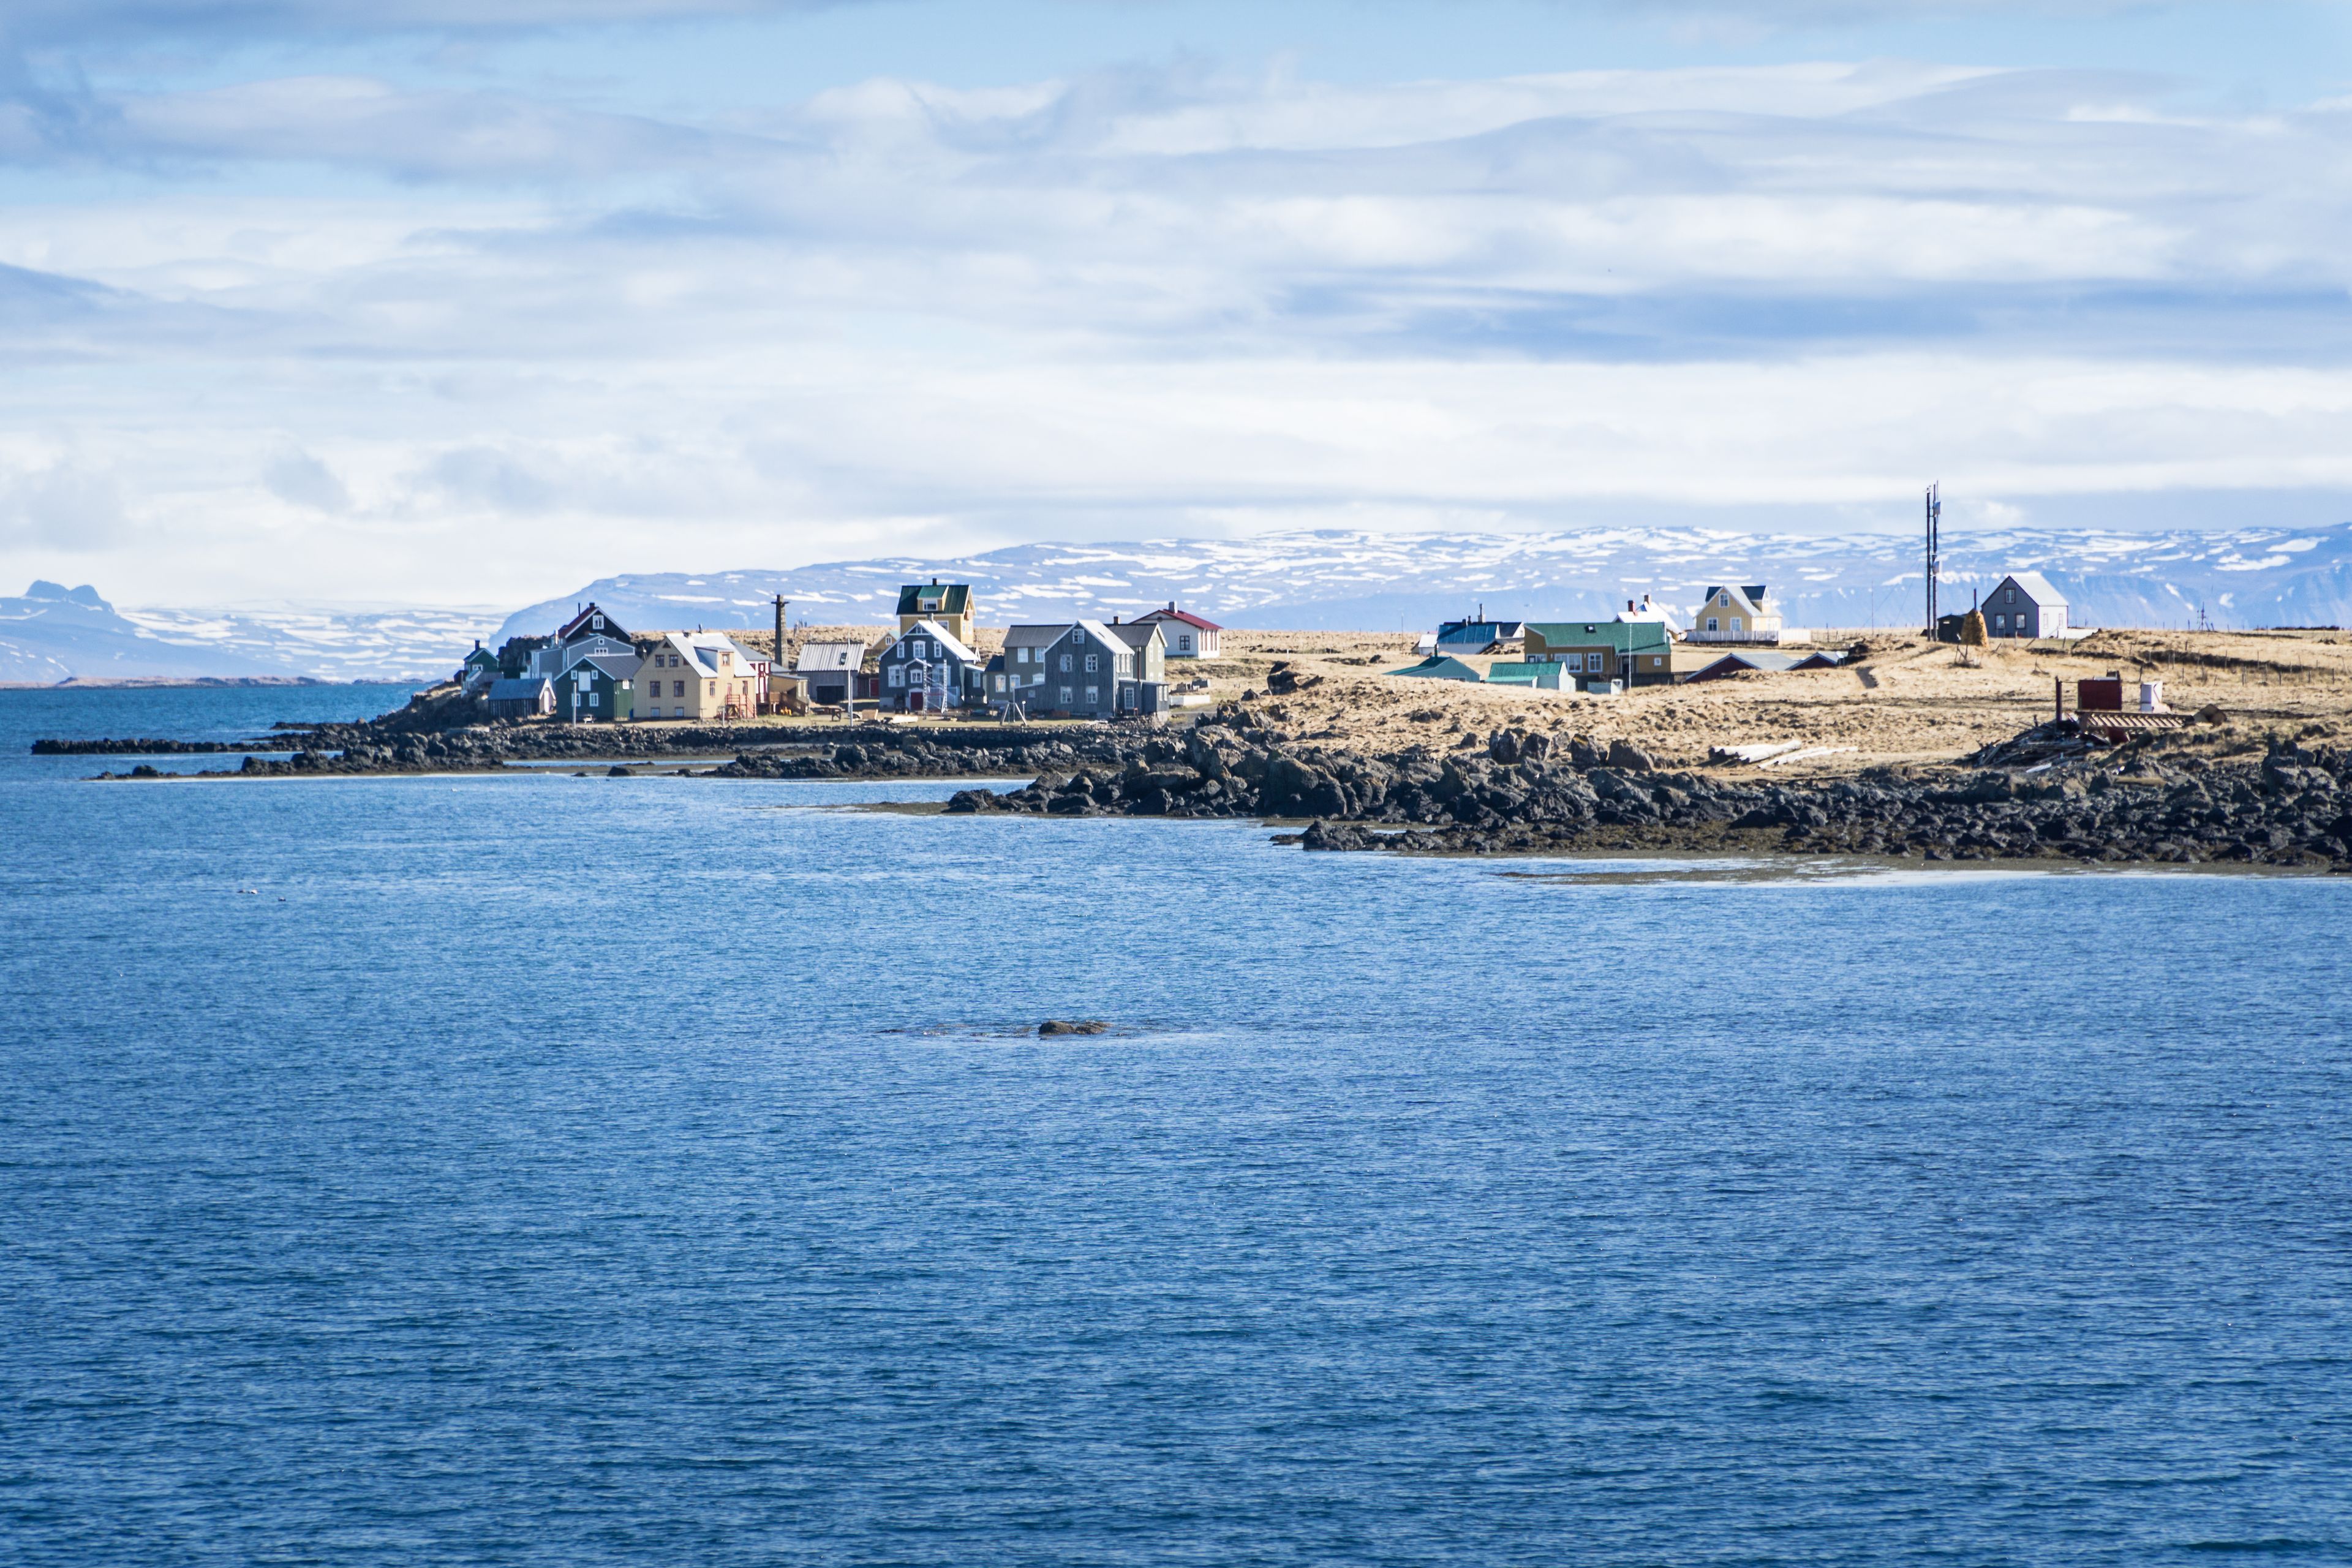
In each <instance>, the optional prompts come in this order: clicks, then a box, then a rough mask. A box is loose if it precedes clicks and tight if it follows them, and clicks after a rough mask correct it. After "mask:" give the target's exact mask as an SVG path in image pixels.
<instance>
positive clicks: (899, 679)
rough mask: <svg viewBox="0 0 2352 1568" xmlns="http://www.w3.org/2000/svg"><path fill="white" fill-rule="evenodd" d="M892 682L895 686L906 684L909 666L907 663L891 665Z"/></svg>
mask: <svg viewBox="0 0 2352 1568" xmlns="http://www.w3.org/2000/svg"><path fill="white" fill-rule="evenodd" d="M890 684H891V685H893V686H904V685H906V684H907V667H906V666H905V665H902V664H894V665H892V666H891V667H890Z"/></svg>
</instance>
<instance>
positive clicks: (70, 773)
mask: <svg viewBox="0 0 2352 1568" xmlns="http://www.w3.org/2000/svg"><path fill="white" fill-rule="evenodd" d="M330 690H331V691H333V692H334V693H335V696H334V699H333V700H341V703H342V705H343V707H344V708H350V707H352V706H354V705H356V706H357V707H358V708H360V709H361V710H365V709H366V708H367V707H369V706H370V705H371V704H373V705H375V706H381V705H382V704H381V703H380V702H376V701H375V700H374V698H373V695H370V696H367V697H365V698H364V699H363V698H362V694H358V693H354V692H352V689H348V688H346V689H330ZM88 695H89V694H79V696H82V697H86V696H88ZM77 696H78V694H72V693H61V694H48V693H35V694H16V693H0V747H4V748H5V751H0V900H5V911H6V915H7V933H8V941H7V942H5V944H0V994H5V998H6V1010H5V1034H0V1321H5V1333H0V1561H6V1562H9V1563H24V1564H28V1565H30V1564H51V1563H56V1564H66V1563H73V1564H88V1563H139V1564H171V1563H268V1562H289V1563H352V1564H361V1563H366V1564H376V1563H383V1564H395V1563H396V1564H410V1563H564V1564H604V1563H614V1564H619V1563H664V1564H667V1563H718V1564H731V1563H876V1564H880V1563H911V1564H933V1563H936V1564H978V1563H990V1564H995V1563H1013V1564H1027V1563H1053V1564H1073V1565H1076V1564H1105V1563H1113V1564H1116V1563H1139V1564H1142V1563H1152V1564H1158V1563H1398V1564H1405V1563H1447V1564H1456V1563H1458V1564H1465V1565H1467V1564H1495V1563H1628V1564H1632V1563H1707V1564H1722V1563H1758V1564H1763V1563H1910V1562H1932V1563H1983V1564H1997V1563H2135V1564H2137V1563H2210V1562H2213V1561H2215V1560H2217V1559H2227V1558H2230V1557H2234V1556H2249V1557H2252V1556H2259V1557H2261V1558H2263V1560H2265V1561H2273V1562H2308V1563H2342V1562H2345V1561H2347V1560H2352V1093H2348V1091H2352V1056H2347V1023H2346V1007H2347V998H2352V958H2347V943H2346V942H2345V941H2344V939H2343V931H2344V929H2345V923H2346V919H2347V914H2352V880H2347V879H2291V878H2279V877H2258V876H2245V875H2239V876H2219V875H2208V876H2181V875H2164V876H2155V875H2147V876H2119V875H2079V874H2078V875H2042V876H2007V875H1987V874H1967V873H1951V874H1944V875H1934V876H1929V875H1924V874H1922V875H1913V876H1908V877H1903V876H1896V877H1883V876H1882V877H1861V878H1853V879H1844V878H1836V877H1832V878H1826V879H1804V878H1785V877H1780V876H1770V877H1767V878H1765V879H1740V878H1738V877H1722V878H1696V879H1695V878H1689V877H1676V876H1671V875H1670V876H1664V877H1633V878H1629V879H1606V878H1604V879H1598V880H1595V879H1582V880H1579V879H1555V878H1551V877H1548V876H1546V875H1544V874H1543V873H1547V872H1556V871H1562V870H1568V869H1570V866H1568V865H1567V864H1565V863H1559V862H1551V863H1541V862H1538V863H1528V862H1495V861H1466V860H1398V859H1392V858H1381V857H1374V856H1366V855H1308V854H1305V853H1302V852H1300V851H1298V850H1296V849H1293V848H1287V847H1278V846H1275V845H1272V844H1270V843H1269V842H1268V835H1267V833H1266V832H1265V830H1264V829H1262V828H1259V827H1257V826H1255V825H1250V824H1231V823H1220V824H1180V823H1164V822H1151V821H1131V820H1118V821H1103V820H1095V821H1069V820H1034V819H1025V818H1024V819H1003V818H990V817H978V818H974V817H950V816H940V815H936V814H929V815H926V814H919V813H916V812H911V811H875V810H870V809H860V808H857V807H856V804H855V803H859V802H873V801H877V800H889V801H898V802H917V801H925V800H929V801H937V800H939V799H940V798H943V797H944V795H946V794H947V793H949V792H950V791H951V790H952V789H954V788H956V787H960V786H959V785H957V784H888V785H864V784H857V785H851V784H790V783H756V784H752V783H731V782H726V781H719V780H701V779H691V778H643V777H640V778H628V779H612V778H606V777H603V776H601V775H600V776H595V777H584V778H583V777H573V776H570V775H568V774H562V773H558V774H554V775H552V776H550V775H547V774H544V773H531V774H530V775H528V776H492V777H483V776H467V777H451V778H387V779H358V780H349V779H326V780H301V779H293V780H263V781H250V782H247V781H223V782H163V783H138V784H89V783H82V782H79V775H81V774H86V773H91V772H95V771H97V770H98V768H100V767H112V768H118V769H119V768H120V767H121V766H122V765H124V764H123V762H122V760H121V759H116V758H102V759H99V758H82V759H54V760H46V759H29V758H26V757H25V756H24V754H23V752H24V746H25V744H26V742H28V741H29V738H30V736H31V734H33V733H56V732H66V731H68V729H69V728H70V727H71V726H70V724H69V723H68V720H69V719H71V717H72V715H73V713H74V710H71V709H70V707H60V706H59V704H61V703H67V702H68V701H69V700H74V699H76V698H77ZM36 699H37V700H36ZM106 700H107V701H108V702H109V703H110V705H111V706H110V708H109V710H108V711H107V712H106V713H105V714H104V715H103V716H102V717H103V721H102V722H97V723H96V724H95V728H96V730H97V731H100V732H103V731H112V732H128V733H136V734H144V735H172V734H187V735H191V736H194V735H195V734H196V733H197V732H198V731H202V732H204V733H205V735H206V736H208V737H209V736H210V735H212V734H214V733H215V732H219V733H221V734H222V736H223V738H226V737H228V736H231V735H234V734H237V733H243V732H247V731H249V730H251V729H257V728H258V726H259V725H260V724H262V723H265V722H266V721H267V720H268V719H269V718H274V717H278V716H291V710H292V709H293V708H294V706H295V704H294V703H292V702H289V701H288V700H285V694H273V693H257V694H248V693H231V694H220V693H202V694H189V693H178V692H148V693H131V694H124V693H114V694H107V697H106ZM309 700H311V701H313V702H318V701H328V702H329V704H330V709H331V707H332V700H330V699H327V698H321V697H320V696H318V695H317V694H315V693H314V694H312V695H311V696H310V699H309ZM61 714H62V715H66V716H67V717H64V718H61V717H60V715H61ZM310 716H313V717H329V716H355V715H353V714H351V713H348V712H341V711H331V710H329V709H322V710H319V711H316V712H314V713H312V714H311V715H310ZM82 717H83V718H89V715H88V714H87V713H85V714H83V715H82ZM241 727H243V728H241ZM83 732H90V726H89V725H85V726H83ZM234 761H235V759H234V758H230V759H228V760H227V762H228V765H232V766H233V765H234ZM53 764H55V765H53ZM205 765H220V763H219V762H218V761H216V760H215V761H211V762H208V763H206V764H205ZM1586 869H1589V868H1586ZM1640 869H1643V870H1646V871H1655V870H1656V869H1658V868H1655V867H1648V868H1640ZM1528 873H1536V874H1534V875H1528ZM1078 1017H1089V1018H1099V1019H1102V1020H1104V1021H1106V1022H1107V1023H1108V1025H1109V1026H1110V1029H1109V1032H1108V1033H1106V1034H1103V1035H1099V1036H1092V1037H1070V1038H1057V1039H1040V1038H1038V1037H1036V1036H1035V1034H1034V1029H1035V1026H1036V1025H1037V1024H1038V1023H1039V1022H1040V1021H1041V1020H1044V1019H1046V1018H1078Z"/></svg>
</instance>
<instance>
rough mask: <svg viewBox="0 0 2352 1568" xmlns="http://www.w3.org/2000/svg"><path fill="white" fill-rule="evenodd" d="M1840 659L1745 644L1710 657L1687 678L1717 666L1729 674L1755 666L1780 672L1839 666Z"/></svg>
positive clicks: (1813, 653)
mask: <svg viewBox="0 0 2352 1568" xmlns="http://www.w3.org/2000/svg"><path fill="white" fill-rule="evenodd" d="M1837 663H1838V661H1837V659H1836V658H1835V657H1833V656H1832V655H1830V654H1826V653H1822V652H1820V651H1819V650H1815V651H1812V652H1809V653H1780V652H1776V651H1774V650H1772V649H1769V648H1755V647H1743V648H1739V649H1737V650H1735V651H1731V652H1727V653H1726V654H1724V655H1723V657H1722V658H1711V659H1709V660H1707V661H1706V663H1705V664H1703V665H1701V666H1699V668H1696V669H1695V670H1693V671H1692V672H1691V673H1690V675H1689V676H1688V677H1686V678H1685V679H1697V678H1698V677H1700V676H1702V675H1706V674H1709V673H1710V672H1713V671H1716V670H1722V671H1724V673H1726V674H1728V673H1729V672H1730V671H1731V670H1732V669H1755V670H1761V671H1764V672H1765V673H1767V674H1773V675H1777V674H1780V673H1781V672H1782V671H1785V670H1790V669H1835V668H1837Z"/></svg>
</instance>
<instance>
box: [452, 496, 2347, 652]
mask: <svg viewBox="0 0 2352 1568" xmlns="http://www.w3.org/2000/svg"><path fill="white" fill-rule="evenodd" d="M2022 571H2035V572H2040V573H2041V574H2042V575H2043V576H2045V577H2048V578H2049V579H2050V580H2051V581H2052V582H2053V584H2056V585H2057V586H2058V588H2060V589H2061V590H2062V591H2063V592H2064V593H2065V594H2067V595H2069V602H2070V604H2071V605H2072V607H2073V614H2072V619H2073V620H2074V623H2075V624H2076V625H2089V626H2101V625H2107V626H2194V625H2196V624H2197V623H2198V620H2199V617H2200V614H2201V615H2203V616H2206V617H2209V618H2210V620H2211V621H2212V622H2213V624H2214V625H2216V626H2335V625H2341V624H2343V623H2345V622H2346V621H2347V620H2352V523H2346V524H2340V525H2338V526H2336V527H2334V528H2327V529H2320V530H2315V531H2288V530H2283V529H2241V530H2236V531H2231V532H2226V533H2202V532H2191V531H2174V532H2168V533H2121V532H2116V533H2094V532H2085V531H2063V532H2062V531H2054V530H2032V529H2012V530H2007V531H2000V532H1981V533H1970V534H1969V535H1967V536H1966V537H1965V538H1959V539H1954V540H1952V541H1951V542H1950V543H1949V546H1948V549H1947V550H1946V551H1945V554H1944V569H1943V573H1942V584H1943V586H1942V590H1941V594H1942V601H1943V607H1944V608H1946V609H1965V608H1967V607H1968V605H1969V594H1970V592H1971V590H1974V591H1976V592H1979V593H1981V592H1983V591H1985V590H1987V589H1990V587H1992V586H1993V584H1996V583H1998V582H2000V579H2001V577H2002V575H2003V574H2006V573H2010V572H2022ZM1924 574H1925V573H1924V566H1923V563H1922V562H1921V559H1920V544H1919V542H1918V541H1917V540H1916V539H1914V538H1907V537H1904V536H1900V535H1892V534H1882V533H1870V534H1849V535H1843V536H1829V537H1814V536H1805V535H1793V534H1752V533H1732V532H1726V531H1716V530H1707V529H1590V530H1583V531H1575V532H1562V533H1508V534H1501V533H1498V534H1453V533H1449V534H1394V533H1345V532H1311V533H1310V532H1302V533H1277V534H1267V535H1264V536H1261V537H1258V538H1255V539H1243V540H1168V541H1154V542H1147V543H1143V544H1024V545H1017V546H1014V547H1013V548H1010V549H1005V550H994V551H990V552H987V553H985V554H981V555H971V556H964V557H961V558H956V559H951V560H925V559H919V558H916V557H911V556H908V557H899V558H894V559H884V560H877V561H852V562H843V563H835V564H832V565H824V566H806V567H801V568H798V569H796V570H793V571H789V572H749V571H746V572H710V573H703V574H682V573H665V574H630V575H627V576H619V577H606V578H602V579H600V580H598V581H596V582H593V583H591V584H587V585H586V586H584V587H583V588H582V589H581V590H580V591H579V592H578V593H576V594H572V595H566V596H564V597H563V598H561V599H550V600H548V601H546V602H545V603H543V604H538V605H531V606H530V608H528V609H525V610H519V611H517V612H516V613H515V614H514V615H512V616H509V617H508V618H507V621H506V624H505V625H503V626H500V627H499V631H498V636H499V637H500V638H504V637H510V636H514V635H518V634H521V633H527V632H543V631H546V630H547V629H549V628H550V627H551V626H554V625H555V624H557V623H558V622H559V621H561V620H562V619H563V618H564V617H565V616H569V615H570V614H571V613H572V608H573V606H574V605H581V604H585V603H587V602H588V601H589V600H591V599H593V600H594V601H595V602H596V603H597V604H599V605H603V606H604V608H605V609H606V610H609V611H610V612H612V614H613V615H614V616H615V617H616V618H617V619H618V620H619V621H620V622H621V624H622V625H624V626H630V627H632V628H635V627H641V626H643V627H656V626H658V627H678V626H697V625H700V626H714V627H716V626H766V625H768V624H769V622H770V618H771V616H772V611H771V609H770V604H771V600H772V596H773V595H778V594H781V595H783V596H784V597H785V598H787V599H789V600H791V601H792V612H791V613H792V616H793V620H794V621H795V622H800V621H808V622H812V623H816V624H835V625H839V624H851V625H855V624H870V625H877V626H878V625H885V624H895V611H896V608H897V604H898V585H899V584H902V583H913V582H923V581H928V580H929V579H930V578H932V577H935V576H936V577H940V578H942V579H944V580H946V581H949V582H955V583H970V584H971V585H972V589H973V592H974V595H975V596H976V597H977V598H978V599H979V601H980V611H981V620H982V623H983V624H986V625H990V626H1002V625H1008V624H1012V623H1015V622H1023V621H1052V620H1055V619H1058V618H1062V617H1066V616H1073V615H1085V616H1100V617H1103V618H1106V619H1108V617H1109V616H1114V615H1125V616H1132V615H1136V614H1139V613H1141V612H1143V611H1147V610H1150V608H1152V607H1153V606H1154V605H1165V604H1167V603H1168V602H1170V601H1171V600H1174V601H1177V602H1179V603H1181V605H1183V606H1184V607H1185V608H1186V609H1189V610H1194V611H1197V612H1199V613H1200V614H1202V615H1204V616H1209V617H1210V618H1211V619H1213V620H1216V621H1220V622H1222V623H1223V624H1224V625H1226V626H1237V627H1250V628H1257V629H1262V630H1295V631H1407V630H1416V629H1425V628H1427V627H1430V626H1435V625H1436V624H1437V623H1438V622H1439V621H1441V620H1444V619H1448V618H1451V617H1454V616H1462V615H1465V614H1468V613H1471V612H1473V611H1475V609H1477V607H1478V606H1479V605H1481V604H1484V605H1485V606H1486V609H1487V611H1488V612H1489V613H1491V614H1493V615H1496V616H1512V617H1519V618H1541V617H1544V616H1559V617H1561V618H1572V617H1576V616H1592V615H1601V614H1606V613H1608V612H1609V611H1610V610H1611V609H1612V608H1614V607H1617V606H1619V605H1622V604H1623V602H1624V601H1625V600H1626V599H1627V598H1629V597H1630V598H1638V597H1639V596H1640V595H1643V594H1648V595H1651V596H1652V597H1653V598H1654V600H1655V601H1656V602H1658V603H1660V604H1662V605H1666V606H1667V607H1668V608H1670V609H1671V610H1673V611H1675V612H1676V613H1677V614H1678V615H1680V616H1682V617H1684V618H1685V620H1686V619H1687V617H1688V616H1689V615H1690V614H1691V612H1692V611H1694V610H1696V608H1697V607H1698V605H1700V604H1702V603H1703V602H1704V601H1705V599H1706V590H1707V589H1708V588H1709V587H1710V586H1712V585H1714V584H1719V583H1763V584H1768V585H1769V587H1770V588H1771V590H1772V592H1773V593H1774V594H1775V595H1778V596H1779V597H1780V601H1781V605H1782V609H1783V612H1784V614H1785V615H1786V616H1787V619H1788V623H1789V624H1790V626H1919V625H1920V624H1921V623H1922V620H1923V617H1924V606H1923V603H1922V595H1921V584H1922V581H1923V578H1924Z"/></svg>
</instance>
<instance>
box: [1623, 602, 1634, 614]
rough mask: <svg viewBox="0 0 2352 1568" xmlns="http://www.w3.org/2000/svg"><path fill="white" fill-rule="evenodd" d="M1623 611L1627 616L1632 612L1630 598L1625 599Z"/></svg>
mask: <svg viewBox="0 0 2352 1568" xmlns="http://www.w3.org/2000/svg"><path fill="white" fill-rule="evenodd" d="M1625 613H1626V614H1627V615H1629V616H1630V615H1632V614H1633V600H1631V599H1628V600H1626V601H1625Z"/></svg>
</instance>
